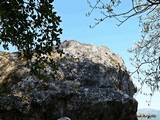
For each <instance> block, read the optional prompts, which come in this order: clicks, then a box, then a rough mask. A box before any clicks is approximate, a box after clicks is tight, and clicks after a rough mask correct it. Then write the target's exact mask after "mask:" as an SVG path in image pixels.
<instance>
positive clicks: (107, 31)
mask: <svg viewBox="0 0 160 120" xmlns="http://www.w3.org/2000/svg"><path fill="white" fill-rule="evenodd" d="M90 1H95V0H90ZM130 2H131V1H129V0H127V1H125V3H124V4H122V5H121V6H120V7H119V8H118V9H117V11H118V12H122V11H123V10H127V9H129V8H130V5H131V4H130ZM54 7H55V11H56V12H57V14H58V15H60V16H61V20H62V22H61V27H62V29H63V34H62V35H61V36H60V37H61V40H77V41H79V42H82V43H87V44H95V45H98V46H107V47H109V48H110V50H111V51H112V52H114V53H116V54H119V55H120V56H121V57H122V58H123V59H124V61H125V64H126V66H127V69H128V70H130V71H133V70H134V68H133V67H132V65H131V63H130V61H129V57H130V56H132V54H130V53H128V52H127V49H129V48H131V47H132V46H133V43H134V42H136V41H137V40H139V39H141V34H140V27H139V23H138V18H137V17H134V18H131V19H129V20H128V21H126V22H125V23H124V24H122V25H121V26H120V27H118V26H117V25H116V24H118V21H116V20H115V19H108V20H106V21H104V22H102V23H101V24H99V25H98V26H96V27H95V28H94V29H91V28H89V25H94V23H95V21H94V18H95V17H100V13H98V12H96V11H95V12H94V13H93V15H91V16H90V17H86V15H85V14H86V13H87V12H89V11H90V8H89V5H88V4H87V0H55V3H54ZM0 51H3V49H2V47H1V46H0ZM10 51H11V52H12V51H16V48H15V47H11V48H10ZM134 83H135V84H136V85H137V86H138V82H137V81H136V80H134ZM144 91H146V92H148V89H147V88H146V87H144ZM135 98H136V99H137V101H138V102H139V109H141V108H155V109H160V108H159V107H160V103H159V101H158V100H159V98H160V94H159V93H155V95H154V97H153V98H152V103H151V106H148V105H147V102H146V100H149V97H146V96H144V95H141V94H138V95H137V96H135Z"/></svg>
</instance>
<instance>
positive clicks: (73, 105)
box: [0, 40, 137, 120]
mask: <svg viewBox="0 0 160 120" xmlns="http://www.w3.org/2000/svg"><path fill="white" fill-rule="evenodd" d="M62 48H63V49H64V52H65V54H64V55H63V56H62V57H60V56H59V55H58V54H57V53H56V52H53V53H52V56H51V57H52V58H54V59H55V61H56V64H57V66H58V68H59V69H58V70H57V72H56V73H55V77H54V78H50V79H48V80H44V79H43V78H41V79H38V78H37V77H35V76H34V75H32V74H31V72H30V70H29V69H28V68H26V67H25V66H24V64H25V61H21V60H20V58H19V57H18V52H17V53H5V52H0V120H57V119H59V118H62V117H69V118H70V119H71V120H131V118H130V115H135V114H136V111H137V101H136V100H135V99H134V98H133V95H134V93H135V92H136V87H135V86H134V84H133V82H132V79H131V78H130V76H129V73H128V72H127V70H126V67H125V65H124V62H123V60H122V58H121V57H120V56H118V55H116V54H114V53H112V52H111V51H110V50H109V49H108V48H107V47H104V46H102V47H98V46H95V45H90V44H82V43H79V42H77V41H74V40H71V41H64V42H63V43H62ZM48 72H52V71H51V69H50V68H48ZM46 76H47V74H46ZM62 119H63V118H62Z"/></svg>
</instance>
